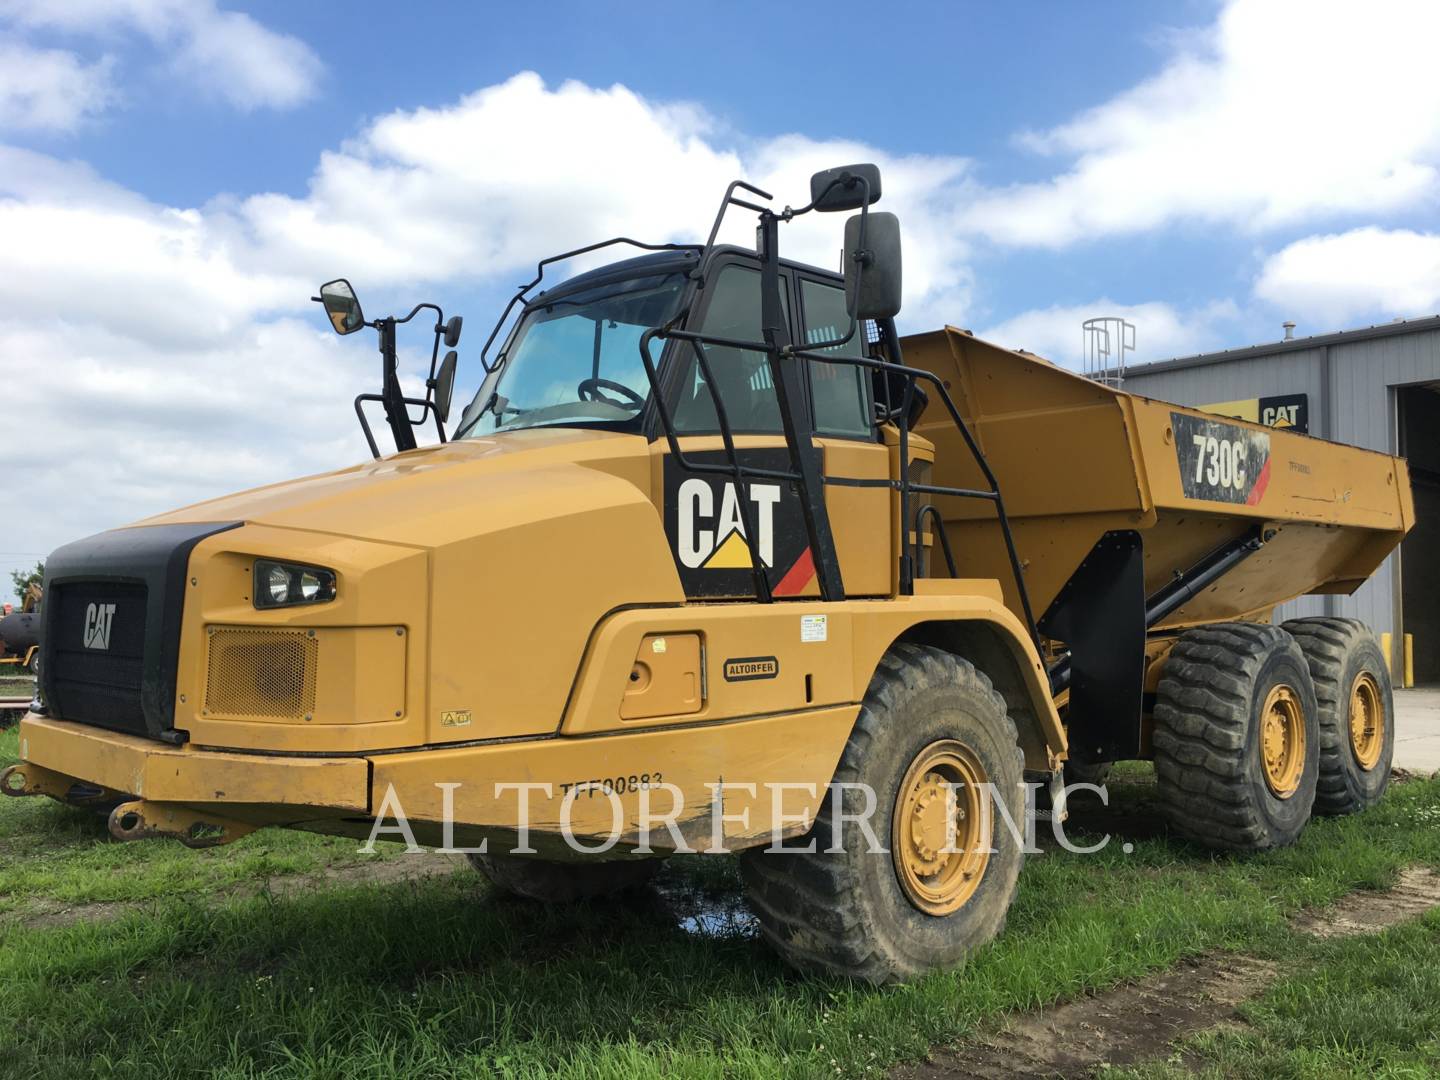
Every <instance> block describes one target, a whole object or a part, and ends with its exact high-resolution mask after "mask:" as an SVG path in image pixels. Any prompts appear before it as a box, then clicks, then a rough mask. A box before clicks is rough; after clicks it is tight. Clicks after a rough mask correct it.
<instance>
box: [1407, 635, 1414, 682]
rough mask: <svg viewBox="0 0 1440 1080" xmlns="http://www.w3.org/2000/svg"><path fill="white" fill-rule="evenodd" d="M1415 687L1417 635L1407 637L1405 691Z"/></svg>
mask: <svg viewBox="0 0 1440 1080" xmlns="http://www.w3.org/2000/svg"><path fill="white" fill-rule="evenodd" d="M1414 685H1415V635H1414V634H1406V635H1405V689H1406V690H1409V689H1410V688H1411V687H1412V686H1414Z"/></svg>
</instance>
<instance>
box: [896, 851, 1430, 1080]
mask: <svg viewBox="0 0 1440 1080" xmlns="http://www.w3.org/2000/svg"><path fill="white" fill-rule="evenodd" d="M1434 907H1440V874H1437V873H1435V872H1434V871H1433V870H1429V869H1424V868H1411V869H1409V870H1406V871H1405V872H1404V873H1402V874H1401V876H1400V880H1399V881H1398V882H1397V883H1396V885H1395V887H1394V888H1393V889H1390V890H1389V891H1386V892H1359V893H1354V894H1352V895H1350V896H1348V897H1346V898H1345V899H1344V900H1342V901H1340V902H1339V903H1338V904H1336V905H1334V906H1332V907H1330V908H1327V909H1325V910H1324V911H1323V912H1315V913H1302V914H1301V915H1299V916H1297V917H1296V918H1295V919H1294V921H1293V923H1292V925H1293V926H1294V927H1295V928H1296V929H1299V930H1301V931H1303V932H1305V933H1307V934H1312V935H1314V936H1316V937H1323V938H1333V937H1346V936H1351V935H1357V934H1373V933H1378V932H1380V931H1382V930H1386V929H1388V928H1390V927H1392V926H1394V925H1396V924H1397V923H1400V922H1403V921H1404V920H1406V919H1411V918H1415V917H1416V916H1418V915H1421V914H1423V913H1424V912H1426V911H1428V910H1430V909H1431V908H1434ZM1278 975H1279V972H1278V970H1277V968H1276V966H1275V965H1274V964H1271V963H1268V962H1266V961H1263V960H1257V959H1254V958H1250V957H1245V956H1235V955H1219V956H1209V957H1200V958H1198V959H1195V960H1192V961H1190V962H1189V963H1186V964H1184V965H1181V966H1180V967H1177V968H1173V969H1171V970H1169V971H1165V972H1162V973H1160V974H1157V975H1155V976H1153V977H1151V978H1149V979H1146V980H1143V981H1141V982H1137V983H1132V984H1129V985H1126V986H1121V987H1119V988H1117V989H1115V990H1112V991H1110V992H1109V993H1105V994H1098V995H1095V996H1093V997H1087V998H1082V999H1080V1000H1079V1001H1071V1002H1067V1003H1065V1004H1062V1005H1058V1006H1055V1007H1054V1008H1050V1009H1043V1010H1039V1011H1037V1012H1032V1013H1023V1014H1019V1015H1016V1016H1012V1017H1011V1018H1010V1019H1009V1020H1008V1021H1007V1022H1006V1023H1005V1024H1004V1025H1002V1026H1000V1027H998V1028H996V1029H995V1030H993V1031H991V1032H988V1033H986V1034H985V1035H983V1036H981V1037H979V1038H977V1039H975V1040H973V1041H971V1042H969V1043H966V1044H964V1045H962V1046H959V1047H956V1048H954V1049H947V1050H939V1051H936V1052H935V1053H934V1054H932V1055H931V1057H930V1059H929V1060H928V1061H925V1062H922V1063H920V1064H917V1065H911V1066H907V1067H905V1068H902V1069H899V1070H897V1071H896V1072H895V1073H893V1074H892V1075H893V1076H894V1077H895V1080H959V1078H961V1077H965V1078H971V1077H973V1078H976V1080H991V1078H996V1080H998V1078H1001V1077H1046V1078H1063V1080H1080V1078H1084V1077H1090V1076H1092V1075H1093V1074H1094V1072H1095V1070H1096V1068H1097V1067H1099V1066H1104V1065H1134V1064H1138V1063H1140V1062H1144V1061H1154V1060H1157V1059H1163V1058H1165V1057H1166V1056H1168V1054H1169V1053H1170V1048H1171V1046H1172V1044H1173V1043H1174V1042H1175V1041H1176V1040H1178V1039H1181V1038H1183V1037H1185V1036H1187V1035H1192V1034H1194V1033H1196V1032H1199V1031H1203V1030H1205V1029H1207V1028H1212V1027H1215V1026H1216V1025H1217V1024H1221V1023H1225V1022H1227V1021H1230V1020H1231V1019H1233V1017H1234V1015H1235V1008H1236V1006H1238V1005H1239V1004H1240V1003H1242V1002H1244V1001H1246V1000H1248V999H1250V998H1253V997H1256V996H1258V995H1259V994H1261V993H1263V992H1264V991H1265V990H1266V988H1267V987H1268V986H1269V985H1270V984H1271V983H1272V982H1274V981H1275V979H1276V978H1277V977H1278Z"/></svg>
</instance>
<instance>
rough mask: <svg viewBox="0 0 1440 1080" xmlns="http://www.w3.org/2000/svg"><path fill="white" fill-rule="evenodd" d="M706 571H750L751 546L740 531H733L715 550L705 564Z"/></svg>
mask: <svg viewBox="0 0 1440 1080" xmlns="http://www.w3.org/2000/svg"><path fill="white" fill-rule="evenodd" d="M704 566H705V569H706V570H748V569H750V566H751V563H750V545H749V544H747V543H745V538H744V537H743V536H741V535H740V533H739V531H738V530H737V531H733V532H731V533H730V535H729V536H727V537H726V538H725V539H724V540H723V541H721V543H720V544H719V545H718V546H717V547H716V548H715V551H714V553H713V554H712V555H711V556H710V558H708V559H706V560H705V563H704Z"/></svg>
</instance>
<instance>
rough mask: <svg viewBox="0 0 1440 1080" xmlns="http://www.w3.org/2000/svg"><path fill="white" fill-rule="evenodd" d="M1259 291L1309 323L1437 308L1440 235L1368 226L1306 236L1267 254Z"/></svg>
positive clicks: (1257, 285)
mask: <svg viewBox="0 0 1440 1080" xmlns="http://www.w3.org/2000/svg"><path fill="white" fill-rule="evenodd" d="M1255 294H1256V295H1257V296H1259V297H1261V298H1262V299H1265V300H1268V301H1269V302H1270V303H1272V304H1275V305H1276V306H1277V307H1280V308H1283V309H1284V311H1285V314H1286V315H1288V316H1289V317H1291V318H1293V319H1296V320H1297V321H1303V322H1305V323H1307V324H1311V323H1327V322H1328V323H1332V324H1333V323H1336V322H1344V321H1346V320H1349V319H1353V318H1354V317H1355V316H1357V315H1365V314H1372V315H1430V314H1434V313H1435V312H1436V310H1437V309H1440V236H1436V235H1434V234H1431V233H1419V232H1413V231H1411V230H1409V229H1395V230H1386V229H1378V228H1374V227H1367V228H1361V229H1352V230H1350V231H1349V232H1344V233H1338V234H1332V235H1328V236H1310V237H1306V238H1305V239H1304V240H1299V241H1296V242H1295V243H1293V244H1290V245H1289V246H1288V247H1285V248H1283V249H1282V250H1281V251H1279V252H1277V253H1276V254H1274V255H1272V256H1271V257H1270V258H1269V259H1267V260H1266V262H1265V265H1264V267H1263V269H1262V270H1261V272H1260V276H1259V279H1258V280H1257V281H1256V283H1255Z"/></svg>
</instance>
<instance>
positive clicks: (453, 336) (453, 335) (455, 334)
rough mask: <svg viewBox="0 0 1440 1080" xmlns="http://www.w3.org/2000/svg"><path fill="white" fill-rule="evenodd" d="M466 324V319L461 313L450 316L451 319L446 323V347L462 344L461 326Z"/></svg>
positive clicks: (450, 347)
mask: <svg viewBox="0 0 1440 1080" xmlns="http://www.w3.org/2000/svg"><path fill="white" fill-rule="evenodd" d="M464 324H465V320H464V319H463V318H461V317H460V316H459V315H451V316H450V319H449V321H448V322H447V323H446V324H445V347H446V348H447V349H453V348H454V347H455V346H456V345H459V344H460V327H461V326H463V325H464Z"/></svg>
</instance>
